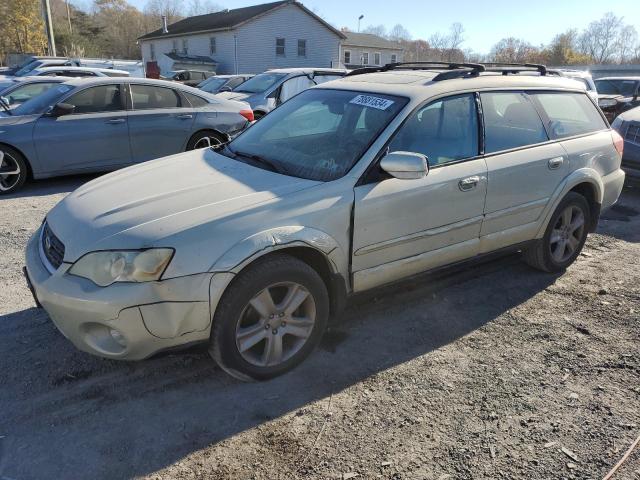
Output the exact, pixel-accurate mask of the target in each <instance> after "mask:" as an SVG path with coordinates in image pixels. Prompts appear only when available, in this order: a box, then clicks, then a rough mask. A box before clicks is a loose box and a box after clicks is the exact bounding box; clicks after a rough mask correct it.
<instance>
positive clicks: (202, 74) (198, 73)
mask: <svg viewBox="0 0 640 480" xmlns="http://www.w3.org/2000/svg"><path fill="white" fill-rule="evenodd" d="M215 74H216V72H207V71H203V70H177V71H175V72H171V76H170V77H169V80H173V81H174V82H179V83H182V84H183V85H188V86H189V87H197V86H198V84H200V83H202V82H203V81H204V80H206V79H207V78H209V77H213V76H214V75H215Z"/></svg>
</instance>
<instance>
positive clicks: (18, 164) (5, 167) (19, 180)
mask: <svg viewBox="0 0 640 480" xmlns="http://www.w3.org/2000/svg"><path fill="white" fill-rule="evenodd" d="M27 174H28V170H27V162H26V161H25V159H24V157H23V156H22V155H21V154H20V152H18V151H16V150H15V149H13V148H11V147H9V146H7V145H0V195H3V194H8V193H11V192H14V191H16V190H18V189H19V188H20V187H21V186H22V185H24V182H25V181H26V180H27Z"/></svg>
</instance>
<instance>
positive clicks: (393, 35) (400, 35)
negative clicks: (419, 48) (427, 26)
mask: <svg viewBox="0 0 640 480" xmlns="http://www.w3.org/2000/svg"><path fill="white" fill-rule="evenodd" d="M388 38H389V40H397V41H400V40H411V34H410V33H409V30H407V29H406V28H404V27H403V26H402V25H400V24H399V23H398V24H396V25H395V26H394V27H393V28H392V29H391V31H390V32H389V35H388Z"/></svg>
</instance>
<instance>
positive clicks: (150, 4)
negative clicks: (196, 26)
mask: <svg viewBox="0 0 640 480" xmlns="http://www.w3.org/2000/svg"><path fill="white" fill-rule="evenodd" d="M182 7H183V5H182V2H181V1H180V0H147V3H146V5H145V7H144V14H145V31H147V32H150V31H153V30H157V29H158V28H160V27H161V26H162V17H163V16H166V17H167V23H169V24H172V23H175V22H177V21H178V20H180V19H182V18H183V17H184V12H183V10H182Z"/></svg>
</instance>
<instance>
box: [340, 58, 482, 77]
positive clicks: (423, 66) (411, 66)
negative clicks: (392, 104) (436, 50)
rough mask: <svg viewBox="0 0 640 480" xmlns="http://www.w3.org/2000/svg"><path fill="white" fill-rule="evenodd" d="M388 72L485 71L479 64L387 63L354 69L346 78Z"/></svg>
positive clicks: (476, 72) (475, 72) (466, 72)
mask: <svg viewBox="0 0 640 480" xmlns="http://www.w3.org/2000/svg"><path fill="white" fill-rule="evenodd" d="M389 70H451V71H460V72H464V73H465V74H467V75H468V74H470V73H472V72H473V73H474V74H475V75H477V74H478V73H479V72H483V71H484V70H485V67H484V65H481V64H479V63H450V62H397V63H387V64H386V65H383V66H381V67H362V68H356V69H355V70H352V71H351V72H349V73H347V77H350V76H353V75H362V74H364V73H376V72H388V71H389ZM443 73H444V72H443ZM441 75H442V74H441ZM439 76H440V75H437V76H436V78H437V77H439ZM456 76H457V75H456ZM452 78H453V77H452ZM434 80H435V78H434Z"/></svg>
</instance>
